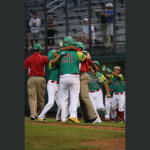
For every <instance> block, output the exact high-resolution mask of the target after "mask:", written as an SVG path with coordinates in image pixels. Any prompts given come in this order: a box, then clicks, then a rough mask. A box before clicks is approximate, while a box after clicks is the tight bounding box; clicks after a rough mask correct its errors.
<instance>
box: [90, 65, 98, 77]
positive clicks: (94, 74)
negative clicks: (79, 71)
mask: <svg viewBox="0 0 150 150" xmlns="http://www.w3.org/2000/svg"><path fill="white" fill-rule="evenodd" d="M90 72H91V73H92V74H93V76H94V78H97V75H96V73H95V71H94V70H93V68H92V67H91V66H90Z"/></svg>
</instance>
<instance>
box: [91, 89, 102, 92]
mask: <svg viewBox="0 0 150 150" xmlns="http://www.w3.org/2000/svg"><path fill="white" fill-rule="evenodd" d="M97 91H100V89H98V90H92V91H90V92H91V93H93V92H97Z"/></svg>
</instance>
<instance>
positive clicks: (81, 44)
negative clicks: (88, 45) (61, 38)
mask: <svg viewBox="0 0 150 150" xmlns="http://www.w3.org/2000/svg"><path fill="white" fill-rule="evenodd" d="M73 46H76V47H78V48H81V49H85V46H84V44H83V43H82V42H73Z"/></svg>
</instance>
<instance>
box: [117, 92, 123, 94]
mask: <svg viewBox="0 0 150 150" xmlns="http://www.w3.org/2000/svg"><path fill="white" fill-rule="evenodd" d="M115 94H116V95H119V94H123V92H115Z"/></svg>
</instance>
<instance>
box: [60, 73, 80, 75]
mask: <svg viewBox="0 0 150 150" xmlns="http://www.w3.org/2000/svg"><path fill="white" fill-rule="evenodd" d="M60 75H66V74H60ZM70 75H79V73H72V74H70Z"/></svg>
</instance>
